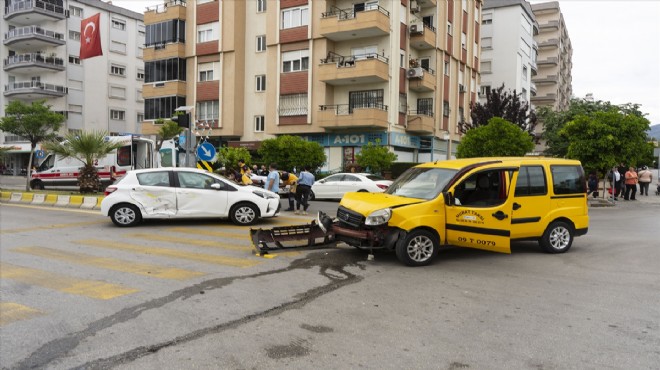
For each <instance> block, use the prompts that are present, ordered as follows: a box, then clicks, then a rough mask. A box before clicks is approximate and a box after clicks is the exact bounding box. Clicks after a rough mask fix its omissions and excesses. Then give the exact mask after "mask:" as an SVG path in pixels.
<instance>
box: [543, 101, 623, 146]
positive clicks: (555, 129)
mask: <svg viewBox="0 0 660 370" xmlns="http://www.w3.org/2000/svg"><path fill="white" fill-rule="evenodd" d="M618 111H619V107H617V106H616V105H612V104H610V102H603V101H600V100H599V101H595V102H592V101H588V100H585V99H571V102H570V104H569V106H568V109H567V110H566V111H563V112H555V111H553V110H552V109H551V108H550V107H541V108H539V109H538V110H537V115H538V117H539V119H540V121H541V122H543V134H542V136H541V137H542V139H543V140H544V141H545V143H546V149H545V150H544V154H545V155H547V156H551V157H560V158H564V157H566V155H567V153H568V137H566V136H563V135H561V134H560V132H561V130H562V129H563V128H564V126H565V125H566V124H567V123H568V122H570V121H572V120H573V119H575V117H577V116H578V115H587V116H588V115H591V114H593V113H596V112H618Z"/></svg>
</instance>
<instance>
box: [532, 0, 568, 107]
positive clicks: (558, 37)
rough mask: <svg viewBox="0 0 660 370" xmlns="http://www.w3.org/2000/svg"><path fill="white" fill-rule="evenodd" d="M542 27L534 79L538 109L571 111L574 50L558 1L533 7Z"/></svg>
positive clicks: (535, 102)
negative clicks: (540, 107)
mask: <svg viewBox="0 0 660 370" xmlns="http://www.w3.org/2000/svg"><path fill="white" fill-rule="evenodd" d="M532 11H533V12H534V16H535V17H536V20H537V22H538V24H539V34H538V35H536V36H535V38H536V41H537V43H538V45H539V55H538V59H537V65H538V74H537V75H536V76H534V77H532V81H533V82H534V83H535V84H536V87H537V93H536V96H534V97H532V103H533V104H534V105H535V106H549V107H552V108H553V109H554V110H556V111H563V110H566V109H568V106H569V103H570V99H571V95H572V94H573V89H572V85H571V83H572V78H571V69H572V66H573V64H572V57H573V47H572V45H571V39H570V38H569V36H568V30H567V28H566V24H565V23H564V17H563V16H562V14H561V9H560V8H559V3H558V2H557V1H552V2H547V3H537V4H533V5H532Z"/></svg>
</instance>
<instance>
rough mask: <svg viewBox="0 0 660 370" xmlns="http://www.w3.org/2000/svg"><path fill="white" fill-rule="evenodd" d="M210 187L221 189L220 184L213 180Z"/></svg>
mask: <svg viewBox="0 0 660 370" xmlns="http://www.w3.org/2000/svg"><path fill="white" fill-rule="evenodd" d="M211 189H215V190H222V185H220V184H218V183H217V182H214V183H213V184H211Z"/></svg>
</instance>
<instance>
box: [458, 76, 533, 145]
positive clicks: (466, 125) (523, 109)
mask: <svg viewBox="0 0 660 370" xmlns="http://www.w3.org/2000/svg"><path fill="white" fill-rule="evenodd" d="M470 109H471V110H472V113H471V114H470V117H471V118H472V122H467V121H465V119H464V118H463V117H459V118H460V120H461V121H460V122H459V125H458V127H459V129H460V130H461V132H462V133H463V134H466V133H467V132H468V131H469V130H471V129H473V128H477V127H481V126H485V125H487V124H488V122H490V119H491V118H493V117H500V118H504V119H505V120H507V121H509V122H512V123H513V124H515V125H516V126H518V127H519V128H520V129H521V130H523V131H526V132H528V133H529V134H530V135H532V136H535V133H534V130H535V129H536V123H537V122H536V121H537V118H536V112H535V111H534V109H531V108H530V106H529V103H528V102H526V101H524V100H522V99H520V97H519V96H518V94H517V93H516V90H513V92H509V91H508V90H507V91H504V84H502V86H500V87H498V88H495V89H492V90H490V92H489V93H488V94H487V95H486V103H485V104H481V103H476V104H472V105H471V106H470Z"/></svg>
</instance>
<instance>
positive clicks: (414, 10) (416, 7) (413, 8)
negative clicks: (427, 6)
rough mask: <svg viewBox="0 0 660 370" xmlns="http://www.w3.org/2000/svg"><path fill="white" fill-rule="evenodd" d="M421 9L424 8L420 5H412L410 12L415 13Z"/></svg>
mask: <svg viewBox="0 0 660 370" xmlns="http://www.w3.org/2000/svg"><path fill="white" fill-rule="evenodd" d="M421 10H422V9H420V8H419V7H418V6H414V7H413V6H410V12H411V13H413V14H415V13H419V12H420V11H421Z"/></svg>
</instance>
